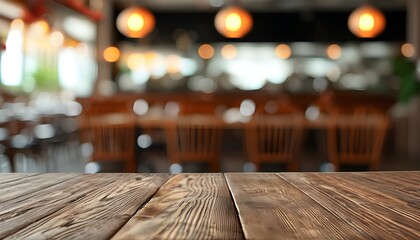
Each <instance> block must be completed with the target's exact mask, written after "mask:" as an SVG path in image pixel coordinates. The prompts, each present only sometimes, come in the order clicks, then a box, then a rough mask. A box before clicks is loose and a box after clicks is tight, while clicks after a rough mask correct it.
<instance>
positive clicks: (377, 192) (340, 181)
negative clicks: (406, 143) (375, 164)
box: [319, 173, 420, 238]
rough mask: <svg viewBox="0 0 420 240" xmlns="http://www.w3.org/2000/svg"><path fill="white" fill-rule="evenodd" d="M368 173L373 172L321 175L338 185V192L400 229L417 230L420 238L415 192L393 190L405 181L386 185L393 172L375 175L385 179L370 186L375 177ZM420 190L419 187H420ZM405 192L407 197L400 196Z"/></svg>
mask: <svg viewBox="0 0 420 240" xmlns="http://www.w3.org/2000/svg"><path fill="white" fill-rule="evenodd" d="M368 176H370V175H369V174H366V173H347V174H340V175H337V174H327V175H322V178H323V180H325V181H326V182H333V183H334V185H335V186H337V187H339V194H341V195H344V196H346V197H347V198H349V199H351V200H353V201H354V202H356V203H357V204H358V205H361V206H363V207H364V208H367V209H369V210H370V211H372V212H373V214H375V215H378V216H380V217H381V218H383V219H384V221H385V222H387V223H389V224H393V225H397V226H399V228H400V229H401V231H408V232H410V231H411V232H417V234H419V238H420V199H418V197H417V196H414V195H411V196H410V195H406V194H405V193H404V192H402V191H400V190H394V189H397V188H398V187H399V186H400V185H404V182H395V183H394V184H389V183H388V184H386V187H384V182H385V181H386V180H387V179H390V177H392V175H390V174H386V173H384V174H376V176H375V177H374V178H375V180H378V181H382V185H381V186H378V185H376V184H375V185H373V186H369V185H370V184H369V182H370V180H371V179H372V178H373V177H368ZM319 177H321V176H319ZM362 177H363V178H362ZM412 189H413V188H412ZM417 189H418V190H420V187H417ZM402 194H404V198H400V196H401V195H402ZM410 197H411V198H410ZM413 203H414V204H413ZM416 229H417V230H416Z"/></svg>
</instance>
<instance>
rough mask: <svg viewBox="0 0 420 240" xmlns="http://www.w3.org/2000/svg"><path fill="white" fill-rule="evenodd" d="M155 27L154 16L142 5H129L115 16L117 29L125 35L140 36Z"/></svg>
mask: <svg viewBox="0 0 420 240" xmlns="http://www.w3.org/2000/svg"><path fill="white" fill-rule="evenodd" d="M154 27H155V17H154V16H153V14H152V13H151V12H150V11H149V10H147V9H145V8H143V7H130V8H127V9H125V10H123V11H122V12H121V13H120V14H119V15H118V17H117V29H118V31H120V32H121V33H122V34H124V35H125V36H126V37H129V38H142V37H145V36H147V34H149V33H150V32H151V31H152V30H153V29H154Z"/></svg>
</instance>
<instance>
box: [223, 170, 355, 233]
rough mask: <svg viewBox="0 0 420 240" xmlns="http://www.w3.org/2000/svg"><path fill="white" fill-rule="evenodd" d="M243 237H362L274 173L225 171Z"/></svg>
mask: <svg viewBox="0 0 420 240" xmlns="http://www.w3.org/2000/svg"><path fill="white" fill-rule="evenodd" d="M226 180H227V182H228V185H229V187H230V190H231V193H232V195H233V199H234V201H235V204H236V207H237V209H238V214H239V218H240V221H241V223H242V228H243V231H244V234H245V237H246V238H247V239H341V238H343V236H347V238H348V239H362V238H363V235H362V234H360V233H358V232H357V231H355V230H354V229H352V228H351V227H350V226H349V225H348V224H347V223H345V222H340V221H338V219H337V218H336V217H335V216H334V215H333V214H331V213H330V212H328V211H327V210H325V209H324V208H323V207H322V206H320V205H319V204H318V203H317V202H315V201H314V200H313V199H311V198H309V197H308V196H307V195H305V194H304V193H302V192H301V191H300V190H299V189H297V188H295V187H294V186H292V185H291V184H289V183H288V182H286V181H285V180H283V179H281V178H280V177H278V176H277V175H276V174H274V173H252V174H234V173H229V174H226Z"/></svg>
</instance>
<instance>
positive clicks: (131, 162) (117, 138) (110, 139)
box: [90, 118, 136, 172]
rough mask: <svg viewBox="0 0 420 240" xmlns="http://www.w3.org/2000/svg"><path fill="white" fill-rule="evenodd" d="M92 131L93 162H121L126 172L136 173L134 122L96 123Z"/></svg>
mask: <svg viewBox="0 0 420 240" xmlns="http://www.w3.org/2000/svg"><path fill="white" fill-rule="evenodd" d="M90 130H91V136H90V140H91V143H92V146H93V153H92V161H121V162H123V163H124V169H125V171H126V172H135V171H136V158H135V146H136V139H135V124H134V121H132V120H131V119H128V118H127V119H126V120H125V121H123V122H119V123H99V122H96V123H95V124H92V125H91V127H90Z"/></svg>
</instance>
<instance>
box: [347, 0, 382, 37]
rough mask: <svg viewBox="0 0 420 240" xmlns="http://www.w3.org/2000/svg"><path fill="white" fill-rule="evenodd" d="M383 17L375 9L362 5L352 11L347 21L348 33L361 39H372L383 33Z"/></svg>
mask: <svg viewBox="0 0 420 240" xmlns="http://www.w3.org/2000/svg"><path fill="white" fill-rule="evenodd" d="M385 25H386V19H385V15H384V14H383V13H382V12H381V11H380V10H379V9H377V8H375V7H372V6H370V5H364V6H362V7H360V8H357V9H356V10H354V11H353V12H352V13H351V14H350V16H349V19H348V27H349V29H350V31H351V32H352V33H353V34H354V35H356V36H358V37H361V38H373V37H376V36H377V35H379V34H380V33H382V32H383V30H384V29H385Z"/></svg>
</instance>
